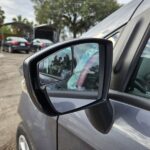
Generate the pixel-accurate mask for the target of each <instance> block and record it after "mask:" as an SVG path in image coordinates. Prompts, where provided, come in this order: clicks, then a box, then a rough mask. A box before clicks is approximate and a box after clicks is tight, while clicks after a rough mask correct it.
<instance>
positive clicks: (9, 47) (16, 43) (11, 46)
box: [3, 37, 30, 53]
mask: <svg viewBox="0 0 150 150" xmlns="http://www.w3.org/2000/svg"><path fill="white" fill-rule="evenodd" d="M3 51H7V52H9V53H13V52H15V51H18V52H21V51H24V52H25V53H29V51H30V43H29V42H28V41H27V40H26V39H24V38H22V37H7V38H6V39H5V40H4V41H3Z"/></svg>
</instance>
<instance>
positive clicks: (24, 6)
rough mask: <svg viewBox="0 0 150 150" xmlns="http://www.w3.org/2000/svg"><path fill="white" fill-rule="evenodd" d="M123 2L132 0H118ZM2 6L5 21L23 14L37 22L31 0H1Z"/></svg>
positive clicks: (0, 4)
mask: <svg viewBox="0 0 150 150" xmlns="http://www.w3.org/2000/svg"><path fill="white" fill-rule="evenodd" d="M117 1H118V2H119V3H121V4H126V3H128V2H130V1H131V0H117ZM0 6H1V7H2V9H3V10H4V11H5V16H6V19H5V23H6V22H7V23H8V22H11V21H12V18H13V17H16V16H17V15H21V16H23V17H24V18H27V19H28V20H29V21H34V22H35V16H34V9H33V3H32V2H31V0H0Z"/></svg>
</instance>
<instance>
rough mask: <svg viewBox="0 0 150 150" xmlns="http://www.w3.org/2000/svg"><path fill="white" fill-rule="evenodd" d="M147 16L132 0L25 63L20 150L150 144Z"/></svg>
mask: <svg viewBox="0 0 150 150" xmlns="http://www.w3.org/2000/svg"><path fill="white" fill-rule="evenodd" d="M149 14H150V1H149V0H136V1H132V2H131V3H129V4H128V5H126V6H123V7H122V8H120V9H119V10H117V11H116V12H114V13H113V14H112V15H110V16H109V17H107V18H106V19H104V20H103V21H102V22H100V23H99V24H97V25H96V26H95V27H93V28H92V29H91V30H89V31H88V32H87V33H85V34H84V35H83V36H82V37H81V38H80V39H76V40H72V41H69V42H64V43H60V44H56V45H54V46H52V47H49V48H46V49H43V50H42V51H40V52H38V53H36V54H34V55H32V56H31V57H29V58H27V59H26V60H25V61H24V63H23V72H24V78H25V79H24V81H23V82H22V89H23V92H22V95H21V101H20V105H19V109H18V111H19V114H20V116H21V118H22V122H21V123H20V125H19V126H18V130H17V149H18V150H19V149H26V150H28V149H30V150H35V149H36V150H42V149H43V150H56V149H57V150H69V149H71V150H93V149H96V150H109V149H111V150H120V149H121V150H124V149H125V150H126V149H128V150H148V149H150V144H149V141H150V119H149V118H150V84H149V83H150V67H149V64H150V40H149V39H150V17H149ZM110 40H111V41H112V42H110ZM112 43H113V45H112ZM112 46H113V47H112ZM112 57H113V59H112Z"/></svg>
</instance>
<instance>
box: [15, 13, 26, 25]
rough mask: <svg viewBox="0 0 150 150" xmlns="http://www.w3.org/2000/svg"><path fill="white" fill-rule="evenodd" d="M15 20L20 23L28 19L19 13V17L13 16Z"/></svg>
mask: <svg viewBox="0 0 150 150" xmlns="http://www.w3.org/2000/svg"><path fill="white" fill-rule="evenodd" d="M12 20H13V21H14V22H19V23H25V24H26V22H27V21H28V20H27V19H26V18H23V17H22V16H21V15H18V16H17V17H14V18H12Z"/></svg>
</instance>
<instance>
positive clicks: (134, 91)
mask: <svg viewBox="0 0 150 150" xmlns="http://www.w3.org/2000/svg"><path fill="white" fill-rule="evenodd" d="M149 13H150V11H149V10H146V11H145V12H144V13H142V14H140V15H138V16H136V17H135V18H133V19H132V20H131V21H130V22H129V23H128V25H127V26H126V28H125V29H124V31H123V33H122V35H121V36H120V38H119V41H118V43H117V44H116V46H115V49H114V65H113V70H114V72H113V73H112V81H111V88H112V89H113V90H110V93H109V98H110V101H111V104H112V106H113V109H114V124H113V127H112V128H111V129H110V131H109V132H108V133H107V134H103V133H101V132H100V131H98V130H97V129H96V128H95V127H94V126H93V125H92V123H91V122H90V120H89V119H88V117H87V115H86V111H87V110H84V111H79V112H75V113H71V114H67V115H63V116H60V117H59V119H58V149H59V150H77V149H80V150H83V149H85V150H92V149H97V150H104V149H105V150H109V149H111V150H117V149H120V150H126V149H131V150H145V149H150V144H149V141H150V119H149V118H150V112H149V110H150V102H149V98H150V97H149V72H150V68H149V67H148V64H149V57H150V55H149V50H150V49H149V41H148V38H149V35H148V34H149V33H150V31H149V22H150V20H149V17H148V15H149ZM141 76H142V77H141ZM139 77H140V79H139ZM141 78H142V79H141ZM141 80H142V81H141ZM143 80H144V81H143ZM143 88H144V90H143ZM114 90H117V91H114ZM143 91H144V93H142V92H143ZM99 110H100V109H99ZM95 113H97V114H99V111H98V110H97V112H95ZM97 114H95V115H97ZM97 121H100V122H101V123H103V122H102V118H101V116H100V117H99V119H97Z"/></svg>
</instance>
